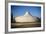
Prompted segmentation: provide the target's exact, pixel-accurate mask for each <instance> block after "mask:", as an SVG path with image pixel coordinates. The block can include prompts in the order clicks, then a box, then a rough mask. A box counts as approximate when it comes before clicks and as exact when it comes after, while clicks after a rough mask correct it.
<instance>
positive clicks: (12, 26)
mask: <svg viewBox="0 0 46 34" xmlns="http://www.w3.org/2000/svg"><path fill="white" fill-rule="evenodd" d="M28 27H41V23H39V22H37V23H30V22H29V23H27V22H26V23H25V22H24V23H19V22H16V23H11V28H28Z"/></svg>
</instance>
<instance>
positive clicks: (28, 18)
mask: <svg viewBox="0 0 46 34" xmlns="http://www.w3.org/2000/svg"><path fill="white" fill-rule="evenodd" d="M15 21H16V22H36V21H37V18H34V17H33V16H32V15H31V14H30V12H26V13H25V15H24V16H19V17H15Z"/></svg>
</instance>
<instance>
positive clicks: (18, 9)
mask: <svg viewBox="0 0 46 34" xmlns="http://www.w3.org/2000/svg"><path fill="white" fill-rule="evenodd" d="M26 11H29V12H30V13H31V15H32V16H36V17H41V7H39V6H16V5H12V6H11V12H12V13H13V16H22V15H24V13H25V12H26Z"/></svg>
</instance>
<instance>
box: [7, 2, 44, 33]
mask: <svg viewBox="0 0 46 34" xmlns="http://www.w3.org/2000/svg"><path fill="white" fill-rule="evenodd" d="M11 5H18V6H40V7H41V22H42V23H41V27H36V28H13V29H11ZM27 30H31V31H32V30H43V5H42V4H26V3H8V31H9V32H13V31H27Z"/></svg>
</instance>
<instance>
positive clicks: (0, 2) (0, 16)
mask: <svg viewBox="0 0 46 34" xmlns="http://www.w3.org/2000/svg"><path fill="white" fill-rule="evenodd" d="M45 2H46V1H45ZM4 4H5V3H4V0H0V34H5V33H4V32H5V30H4V29H5V26H4V25H5V22H4V19H5V18H4V17H5V16H4V14H5V11H4V8H5V7H4ZM45 8H46V7H45ZM45 14H46V11H45ZM45 17H46V15H45ZM45 24H46V18H45ZM11 34H46V29H45V32H26V33H11Z"/></svg>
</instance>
